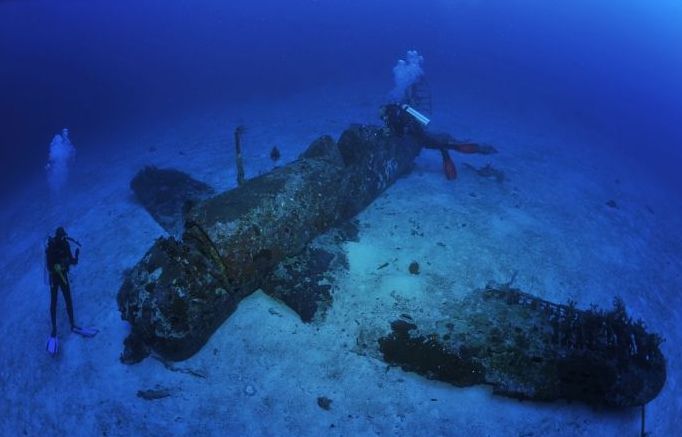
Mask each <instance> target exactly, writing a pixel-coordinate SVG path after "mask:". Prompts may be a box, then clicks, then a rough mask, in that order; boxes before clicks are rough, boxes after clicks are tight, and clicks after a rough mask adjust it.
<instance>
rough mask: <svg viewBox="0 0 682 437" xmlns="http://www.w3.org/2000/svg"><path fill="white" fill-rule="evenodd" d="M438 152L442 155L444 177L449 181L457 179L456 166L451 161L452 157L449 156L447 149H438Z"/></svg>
mask: <svg viewBox="0 0 682 437" xmlns="http://www.w3.org/2000/svg"><path fill="white" fill-rule="evenodd" d="M440 153H441V156H442V157H443V173H445V177H446V178H447V180H449V181H451V180H453V179H457V167H455V163H454V162H453V161H452V158H450V154H449V153H448V151H447V149H444V148H442V149H440Z"/></svg>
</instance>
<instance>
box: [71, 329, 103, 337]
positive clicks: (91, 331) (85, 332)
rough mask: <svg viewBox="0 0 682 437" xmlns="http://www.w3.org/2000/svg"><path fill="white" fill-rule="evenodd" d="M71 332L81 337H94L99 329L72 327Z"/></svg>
mask: <svg viewBox="0 0 682 437" xmlns="http://www.w3.org/2000/svg"><path fill="white" fill-rule="evenodd" d="M71 331H72V332H75V333H76V334H78V335H82V336H83V337H94V336H95V335H97V333H98V332H99V329H96V328H92V327H88V328H81V327H80V326H74V327H73V328H72V329H71Z"/></svg>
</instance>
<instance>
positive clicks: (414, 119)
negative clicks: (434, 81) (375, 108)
mask: <svg viewBox="0 0 682 437" xmlns="http://www.w3.org/2000/svg"><path fill="white" fill-rule="evenodd" d="M425 88H426V83H425V82H424V80H420V81H418V82H416V83H414V84H412V85H411V86H409V87H408V88H407V89H406V90H405V95H404V97H403V99H402V100H401V102H400V103H389V104H387V105H384V106H383V107H382V108H381V119H382V120H383V121H384V123H385V125H386V127H387V128H388V130H389V131H390V132H391V134H393V135H396V136H398V137H402V136H405V135H409V136H411V137H413V138H414V139H415V140H416V141H418V142H420V143H421V145H422V147H424V148H427V149H436V150H440V153H441V157H442V159H443V172H444V173H445V177H446V178H447V179H448V180H452V179H456V178H457V168H456V167H455V163H454V162H453V161H452V158H451V157H450V153H449V150H454V151H457V152H460V153H478V154H484V155H488V154H492V153H497V150H495V148H494V147H492V146H488V145H485V144H477V143H472V142H466V141H458V140H456V139H455V138H454V137H453V136H452V135H450V134H447V133H437V134H436V133H430V132H428V131H427V130H426V127H427V126H428V124H429V123H430V122H431V120H429V118H428V117H426V116H425V115H424V114H423V113H422V112H420V111H418V110H417V109H415V107H418V106H424V102H426V104H427V105H428V106H430V94H428V93H427V92H425Z"/></svg>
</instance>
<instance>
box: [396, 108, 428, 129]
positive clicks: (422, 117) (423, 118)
mask: <svg viewBox="0 0 682 437" xmlns="http://www.w3.org/2000/svg"><path fill="white" fill-rule="evenodd" d="M401 108H403V109H404V110H405V112H407V113H408V114H410V115H411V116H412V117H414V119H415V120H417V121H418V122H420V123H421V124H423V125H424V126H427V125H428V124H429V123H431V120H429V118H428V117H427V116H425V115H424V114H422V113H421V112H419V111H417V110H416V109H414V108H413V107H411V106H410V105H402V106H401Z"/></svg>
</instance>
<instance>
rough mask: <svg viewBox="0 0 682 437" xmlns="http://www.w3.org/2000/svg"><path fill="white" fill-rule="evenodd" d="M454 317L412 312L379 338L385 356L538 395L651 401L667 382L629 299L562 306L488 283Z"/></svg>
mask: <svg viewBox="0 0 682 437" xmlns="http://www.w3.org/2000/svg"><path fill="white" fill-rule="evenodd" d="M448 314H451V316H450V317H447V318H444V319H442V320H437V321H432V322H430V323H423V324H421V326H419V327H418V326H417V323H415V322H414V321H413V320H412V319H411V318H410V317H409V316H407V317H403V318H402V319H398V320H396V321H394V322H393V323H392V324H391V331H392V332H391V333H390V334H389V335H386V336H384V337H382V338H380V339H379V347H380V351H381V353H382V354H383V357H384V359H385V360H386V361H387V362H389V363H392V364H396V365H399V366H401V367H402V368H403V369H405V370H409V371H414V372H417V373H419V374H422V375H425V376H427V377H428V378H432V379H438V380H441V381H445V382H449V383H451V384H453V385H457V386H460V387H463V386H470V385H475V384H488V385H492V387H493V392H494V393H495V394H499V395H503V396H508V397H513V398H519V399H530V400H536V401H552V400H557V399H568V400H578V401H581V402H585V403H588V404H591V405H606V406H610V407H631V406H637V405H644V404H646V403H647V402H649V401H650V400H652V399H653V398H655V397H656V396H657V395H658V393H659V392H660V391H661V389H662V388H663V385H664V384H665V380H666V364H665V359H664V357H663V354H662V353H661V350H660V348H659V345H660V343H661V341H662V339H661V337H659V336H658V335H656V334H651V333H648V332H646V330H645V328H644V325H643V324H642V322H640V321H637V322H635V321H633V320H632V319H630V318H629V317H628V316H627V315H626V313H625V309H624V306H623V303H622V301H620V300H618V299H616V300H615V302H614V308H613V309H612V310H611V311H601V310H597V309H596V308H592V309H589V310H579V309H577V308H576V307H575V304H574V303H570V304H569V305H558V304H555V303H551V302H548V301H545V300H542V299H539V298H537V297H535V296H532V295H530V294H527V293H524V292H522V291H520V290H517V289H513V288H509V287H507V286H496V285H492V284H491V285H489V286H488V287H486V288H485V289H484V290H480V291H476V292H474V293H471V294H470V295H469V296H467V297H466V298H465V299H463V300H462V301H460V302H456V303H454V304H453V305H452V306H451V307H450V308H448Z"/></svg>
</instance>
